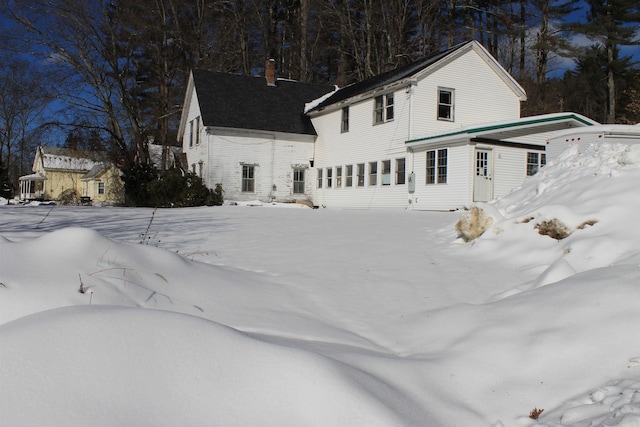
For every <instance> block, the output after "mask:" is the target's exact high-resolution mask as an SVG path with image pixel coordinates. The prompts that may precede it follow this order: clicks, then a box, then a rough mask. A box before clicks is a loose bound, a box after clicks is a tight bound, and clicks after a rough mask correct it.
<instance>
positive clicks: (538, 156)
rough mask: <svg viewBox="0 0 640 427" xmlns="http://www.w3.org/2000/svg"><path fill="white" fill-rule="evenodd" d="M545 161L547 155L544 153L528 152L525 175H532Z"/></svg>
mask: <svg viewBox="0 0 640 427" xmlns="http://www.w3.org/2000/svg"><path fill="white" fill-rule="evenodd" d="M546 163H547V155H546V154H545V153H536V152H528V153H527V176H533V175H535V174H536V173H538V171H540V169H541V168H542V167H543V166H544V165H545V164H546Z"/></svg>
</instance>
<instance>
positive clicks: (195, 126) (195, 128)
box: [189, 116, 200, 147]
mask: <svg viewBox="0 0 640 427" xmlns="http://www.w3.org/2000/svg"><path fill="white" fill-rule="evenodd" d="M194 143H195V144H196V145H198V144H200V116H198V117H196V118H195V119H193V120H191V121H190V122H189V147H193V144H194Z"/></svg>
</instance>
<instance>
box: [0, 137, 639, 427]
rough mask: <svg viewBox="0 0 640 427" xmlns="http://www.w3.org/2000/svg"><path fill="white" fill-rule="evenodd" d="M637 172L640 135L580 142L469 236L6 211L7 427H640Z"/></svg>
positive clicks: (339, 219)
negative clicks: (550, 228) (617, 141)
mask: <svg viewBox="0 0 640 427" xmlns="http://www.w3.org/2000/svg"><path fill="white" fill-rule="evenodd" d="M638 182H640V152H638V151H637V149H635V148H633V147H627V146H613V145H602V146H597V147H592V149H590V150H589V151H588V153H584V154H580V155H579V154H577V153H575V152H574V153H572V152H567V153H565V154H564V155H563V156H562V157H561V158H560V159H558V161H557V162H556V163H554V164H549V165H547V167H545V168H544V169H543V171H542V172H541V173H540V174H539V175H537V176H535V177H532V178H531V179H529V180H527V182H525V184H524V185H523V187H522V188H521V189H519V190H517V191H514V192H513V193H511V194H510V195H508V196H507V197H505V198H503V199H501V200H499V201H496V202H494V203H490V204H484V205H481V206H482V207H483V208H484V209H485V212H488V213H489V214H490V215H491V218H493V220H494V222H493V223H492V224H491V225H490V226H489V228H488V230H487V231H486V232H485V233H484V234H483V235H482V236H480V237H478V238H477V239H475V240H473V241H471V242H469V243H465V242H463V241H462V240H461V239H456V232H455V229H454V225H455V223H456V221H457V220H458V219H459V218H460V213H443V212H430V213H425V212H410V211H397V212H389V211H332V210H329V209H318V210H312V209H308V208H304V209H272V208H275V207H278V206H277V205H271V204H264V205H263V206H253V204H252V203H249V204H248V205H252V206H251V207H249V206H241V205H236V206H222V207H202V208H189V209H164V210H158V211H157V212H155V213H153V214H152V212H153V210H149V209H117V208H105V209H96V208H68V207H55V208H39V207H35V206H33V207H32V206H20V207H18V206H4V207H2V208H1V209H0V223H2V224H3V227H2V233H1V234H2V236H3V237H0V253H1V256H0V384H1V386H0V424H2V425H12V426H13V425H16V426H22V425H24V426H27V425H69V426H84V425H109V426H129V425H139V426H147V425H148V426H152V425H153V426H158V425H242V426H244V425H279V426H299V425H304V426H309V425H322V426H354V425H356V426H357V425H362V426H424V425H427V426H495V427H499V426H560V425H562V426H565V425H570V426H587V425H608V426H628V425H638V423H640V346H639V345H638V343H640V328H638V325H640V309H638V301H640V247H639V246H638V243H637V242H638V241H640V240H639V239H640V228H639V227H638V226H637V218H635V212H638V211H639V210H640V195H639V192H638V189H637V183H638ZM150 218H151V220H150ZM553 219H557V220H559V221H561V222H562V223H563V224H565V226H566V228H567V231H568V232H569V234H568V235H567V236H566V237H565V238H563V239H561V240H557V239H555V238H552V237H550V236H549V235H542V234H540V233H539V231H540V227H539V225H540V224H542V223H543V222H544V221H551V220H553ZM587 222H589V224H590V225H584V227H582V228H580V225H581V224H583V223H584V224H586V223H587ZM536 226H538V228H536ZM145 230H147V231H145ZM141 231H145V236H146V235H147V234H149V235H150V236H152V237H153V238H152V239H141V238H140V234H139V233H140V232H141ZM140 241H145V242H151V243H152V244H153V245H155V246H153V245H146V244H139V242H140ZM194 260H197V261H198V262H197V261H194ZM534 408H538V409H544V411H543V412H542V413H541V414H540V416H539V418H538V420H534V419H532V418H530V417H529V414H530V412H531V411H532V410H533V409H534Z"/></svg>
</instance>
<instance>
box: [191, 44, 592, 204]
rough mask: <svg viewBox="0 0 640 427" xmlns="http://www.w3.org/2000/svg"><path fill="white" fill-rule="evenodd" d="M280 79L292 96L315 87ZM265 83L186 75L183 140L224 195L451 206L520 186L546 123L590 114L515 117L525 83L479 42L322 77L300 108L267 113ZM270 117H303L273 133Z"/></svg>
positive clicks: (535, 162)
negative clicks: (345, 79)
mask: <svg viewBox="0 0 640 427" xmlns="http://www.w3.org/2000/svg"><path fill="white" fill-rule="evenodd" d="M267 74H269V73H267ZM250 82H251V83H253V84H250ZM277 83H278V87H277V90H278V91H279V90H281V89H282V92H284V90H285V88H286V90H289V89H290V90H291V92H292V94H296V96H298V97H299V98H298V99H302V100H304V99H307V100H308V99H309V97H311V95H312V92H313V91H311V90H309V91H303V89H302V88H306V87H309V88H310V87H312V86H311V85H302V84H300V83H294V82H285V81H283V82H282V83H281V81H280V80H278V82H277ZM274 89H276V88H274V87H271V86H269V84H267V85H265V84H264V83H263V82H261V79H256V78H250V77H240V76H231V75H228V74H220V73H205V72H197V71H194V73H193V75H192V77H191V78H190V80H189V88H188V90H187V98H186V100H185V104H184V105H185V108H184V111H183V116H182V121H181V128H180V132H179V135H180V137H181V140H182V142H183V149H184V151H185V153H186V154H187V157H188V161H189V163H190V164H192V166H193V167H195V170H196V171H203V172H202V173H203V174H204V176H205V177H207V178H206V179H205V183H206V185H207V186H208V187H210V188H213V186H215V184H216V183H218V182H220V183H222V184H223V188H224V190H225V192H226V193H225V196H226V198H227V199H231V200H234V199H240V200H242V199H246V198H247V197H249V198H250V197H251V196H254V197H255V198H257V199H260V200H265V201H266V200H272V199H275V200H286V199H287V198H292V197H294V196H296V195H297V194H298V192H300V193H299V194H300V195H304V196H306V197H310V198H312V201H313V204H314V205H316V206H327V207H339V208H359V209H360V208H364V209H366V208H374V207H375V208H382V207H388V208H410V209H422V210H451V209H459V208H463V207H465V206H469V205H470V204H472V203H473V202H474V201H486V200H490V199H492V198H494V197H498V196H502V195H504V194H506V193H508V192H509V191H510V190H511V189H513V188H515V187H518V186H520V185H521V184H522V183H523V181H524V180H525V179H526V177H527V176H529V175H531V174H534V173H535V172H537V170H538V169H539V168H540V167H542V166H543V165H544V163H545V157H546V154H545V151H546V144H545V143H546V140H547V139H548V138H549V136H550V135H551V134H552V133H553V132H554V131H559V130H563V129H567V128H574V127H583V126H592V125H595V124H597V123H596V122H594V121H593V120H590V119H588V118H586V117H583V116H580V115H578V114H573V113H559V114H549V115H542V116H535V117H526V118H521V117H520V105H521V103H522V102H523V101H525V100H526V94H525V91H524V89H523V88H522V87H521V86H520V85H519V84H518V83H517V82H516V80H515V79H514V78H513V77H512V76H511V75H509V73H508V72H507V71H506V70H505V69H504V68H502V67H501V66H500V64H499V63H498V62H497V61H496V60H495V59H494V58H493V57H492V56H491V55H490V54H489V53H488V52H487V51H486V49H484V47H482V45H481V44H480V43H478V42H476V41H471V42H467V43H462V44H460V45H457V46H454V47H452V48H450V49H448V50H446V51H443V52H440V53H437V54H434V55H430V56H428V57H425V58H423V59H421V60H419V61H417V62H414V63H412V64H409V65H406V66H403V67H399V68H397V69H395V70H392V71H389V72H386V73H383V74H380V75H378V76H375V77H372V78H370V79H367V80H364V81H362V82H358V83H354V84H352V85H349V86H346V87H344V88H341V89H338V90H334V91H333V92H330V91H329V90H328V88H327V87H323V86H320V87H318V89H317V95H316V99H314V100H313V101H311V102H308V103H307V105H306V107H305V109H304V113H305V114H304V115H303V114H301V111H302V110H299V109H298V108H300V107H298V106H297V105H296V104H295V103H293V104H291V105H290V108H289V109H287V110H282V109H278V111H279V114H278V115H277V119H274V118H273V117H274V115H273V113H274V110H275V109H276V107H277V106H278V105H279V104H278V103H277V102H276V101H274V100H273V99H272V98H269V96H273V95H274V94H276V93H279V92H276V91H273V92H271V93H270V92H269V90H274ZM314 90H315V89H314ZM292 96H293V95H292ZM274 102H276V103H275V104H274ZM299 102H301V101H299ZM274 105H275V106H274ZM309 119H310V120H309ZM274 122H278V123H280V122H281V123H283V124H287V123H289V125H290V126H291V125H293V124H295V125H296V126H300V125H301V124H302V127H301V128H299V130H297V131H295V132H282V130H280V131H278V132H276V131H274V130H273V129H271V127H270V126H271V125H273V123H274ZM203 128H206V129H203ZM294 135H295V136H296V137H295V138H292V136H294ZM284 153H286V154H284ZM297 171H301V175H302V178H303V179H302V180H301V183H302V184H301V186H298V187H296V185H297V182H296V181H298V182H300V180H299V179H298V180H297V179H296V176H297V175H296V174H297V173H298V172H297ZM282 183H284V185H285V188H284V191H282ZM302 187H303V188H304V189H303V190H302ZM296 188H297V191H296ZM294 198H295V197H294Z"/></svg>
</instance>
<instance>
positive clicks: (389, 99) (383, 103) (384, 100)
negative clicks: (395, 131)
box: [373, 93, 394, 125]
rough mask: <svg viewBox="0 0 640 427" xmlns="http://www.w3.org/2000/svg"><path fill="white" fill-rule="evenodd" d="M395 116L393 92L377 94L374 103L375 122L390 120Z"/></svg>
mask: <svg viewBox="0 0 640 427" xmlns="http://www.w3.org/2000/svg"><path fill="white" fill-rule="evenodd" d="M393 117H394V113H393V93H387V94H386V95H378V96H376V97H375V98H374V105H373V123H374V124H376V125H377V124H380V123H385V122H389V121H391V120H393Z"/></svg>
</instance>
